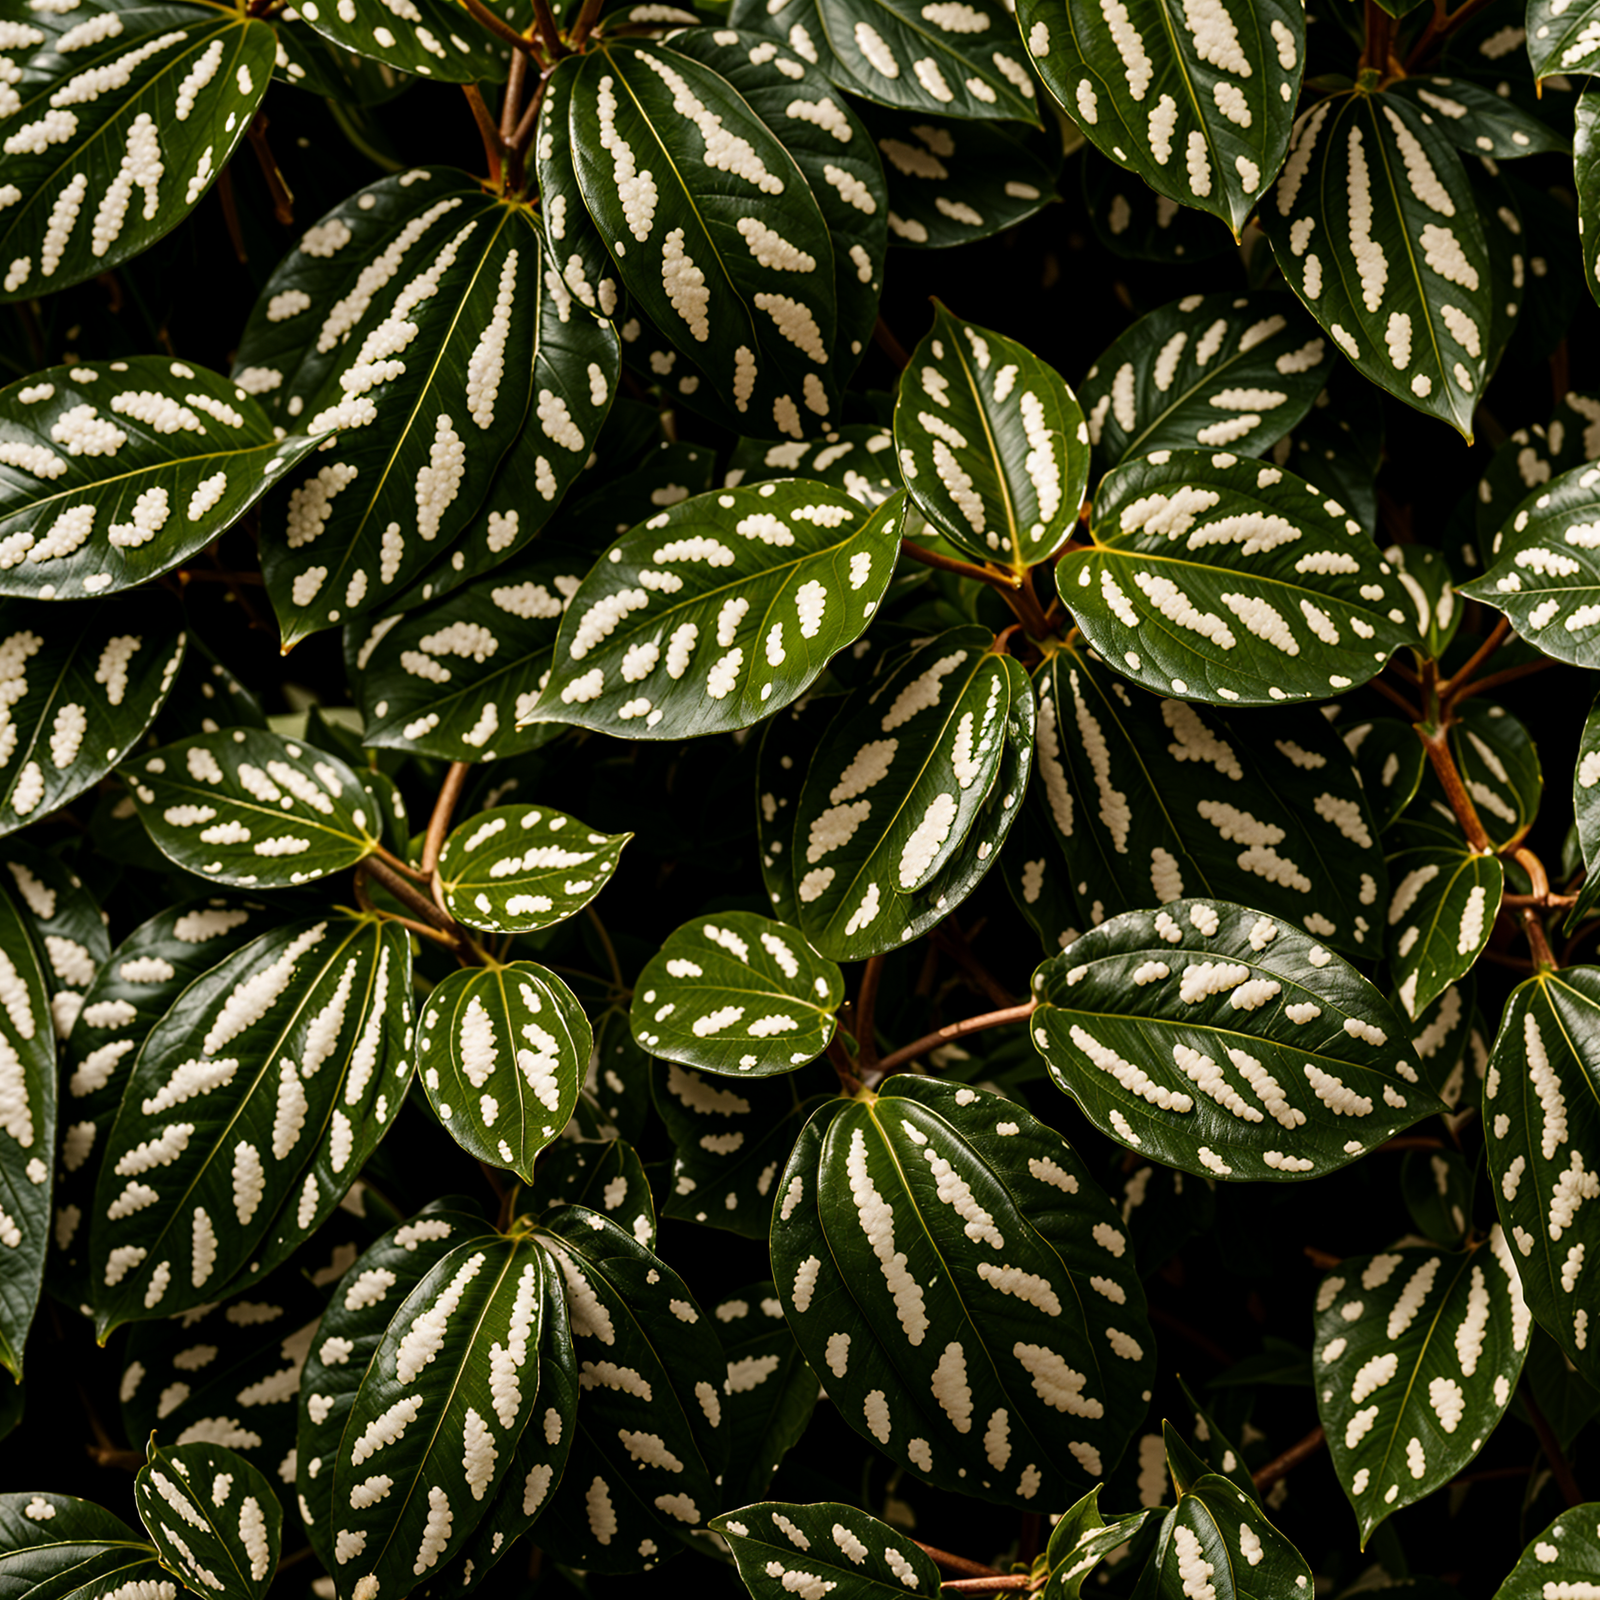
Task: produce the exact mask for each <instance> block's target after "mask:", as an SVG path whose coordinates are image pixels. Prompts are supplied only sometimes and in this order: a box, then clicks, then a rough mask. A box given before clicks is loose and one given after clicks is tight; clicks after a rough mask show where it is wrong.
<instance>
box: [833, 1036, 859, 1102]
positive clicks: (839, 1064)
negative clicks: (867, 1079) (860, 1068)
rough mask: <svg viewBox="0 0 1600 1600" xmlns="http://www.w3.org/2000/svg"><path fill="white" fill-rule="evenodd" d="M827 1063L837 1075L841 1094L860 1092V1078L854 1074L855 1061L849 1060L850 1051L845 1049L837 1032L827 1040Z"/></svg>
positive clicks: (856, 1093)
mask: <svg viewBox="0 0 1600 1600" xmlns="http://www.w3.org/2000/svg"><path fill="white" fill-rule="evenodd" d="M828 1064H829V1065H830V1066H831V1067H832V1068H833V1070H834V1072H835V1074H836V1075H837V1076H838V1079H839V1092H840V1093H841V1094H847V1095H852V1096H853V1095H858V1094H860V1093H861V1080H860V1079H859V1078H858V1077H857V1076H856V1069H855V1063H854V1062H853V1061H851V1059H850V1052H849V1051H848V1050H846V1049H845V1047H844V1041H843V1040H842V1039H841V1038H840V1037H839V1035H838V1034H837V1033H836V1034H834V1036H833V1037H832V1038H831V1039H830V1040H829V1041H828Z"/></svg>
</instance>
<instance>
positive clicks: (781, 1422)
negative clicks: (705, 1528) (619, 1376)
mask: <svg viewBox="0 0 1600 1600" xmlns="http://www.w3.org/2000/svg"><path fill="white" fill-rule="evenodd" d="M711 1315H712V1318H713V1319H714V1320H715V1322H716V1324H717V1333H718V1336H719V1337H720V1338H721V1340H722V1351H723V1354H724V1355H725V1356H726V1357H727V1361H728V1376H727V1378H726V1380H725V1381H724V1383H723V1388H722V1410H723V1415H724V1417H725V1418H726V1419H727V1425H728V1429H729V1434H730V1438H729V1462H728V1465H729V1486H728V1488H727V1489H726V1490H725V1491H724V1494H723V1498H724V1499H725V1500H732V1501H741V1500H744V1499H745V1497H746V1496H747V1495H762V1494H765V1493H766V1492H767V1489H768V1488H769V1487H770V1485H771V1483H772V1476H773V1474H774V1473H775V1472H776V1471H777V1470H778V1467H779V1465H780V1464H781V1463H782V1461H783V1458H784V1456H786V1455H787V1454H788V1453H789V1451H790V1449H791V1448H792V1447H793V1446H794V1445H796V1444H798V1443H799V1442H800V1440H801V1439H802V1438H803V1437H804V1436H805V1431H806V1427H807V1425H808V1424H809V1423H810V1421H811V1414H812V1412H813V1411H814V1410H815V1408H816V1403H817V1401H818V1399H819V1398H820V1395H821V1391H820V1388H819V1386H818V1383H817V1378H816V1374H815V1373H814V1372H812V1370H811V1368H810V1367H808V1366H807V1365H806V1364H805V1360H804V1358H803V1357H802V1356H801V1354H800V1347H799V1345H797V1344H796V1343H795V1342H794V1335H793V1334H792V1333H791V1332H790V1331H789V1324H788V1323H787V1322H786V1321H785V1320H784V1315H783V1307H782V1305H781V1304H780V1303H779V1301H778V1294H777V1285H776V1284H774V1283H773V1281H772V1280H771V1279H770V1278H764V1279H762V1280H760V1281H759V1282H757V1283H751V1284H746V1285H744V1286H743V1287H742V1288H740V1289H736V1290H734V1291H733V1292H732V1293H731V1294H729V1295H727V1296H726V1297H725V1298H724V1299H722V1300H719V1301H718V1302H717V1303H716V1305H714V1306H712V1308H711Z"/></svg>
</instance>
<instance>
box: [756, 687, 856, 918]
mask: <svg viewBox="0 0 1600 1600" xmlns="http://www.w3.org/2000/svg"><path fill="white" fill-rule="evenodd" d="M839 705H840V699H839V697H838V696H837V695H807V696H805V697H804V698H802V699H800V700H797V701H796V702H795V704H794V705H792V706H789V707H788V708H786V709H785V710H783V711H780V712H779V713H778V715H777V716H775V717H773V718H771V719H770V720H769V721H768V723H767V725H766V727H765V728H763V729H762V732H761V752H760V758H759V761H758V764H757V768H756V836H757V838H758V840H759V841H760V845H761V879H762V882H763V883H764V884H765V885H766V889H767V898H768V899H769V900H770V901H771V902H772V909H773V913H774V914H775V915H776V916H777V917H779V918H780V919H781V920H783V921H784V922H791V923H798V922H799V920H800V905H799V902H798V901H797V900H796V898H795V884H794V868H793V864H792V863H793V855H792V851H791V848H790V847H791V846H792V845H793V843H794V819H795V810H794V808H795V806H796V804H797V803H798V801H799V799H800V794H801V791H802V790H803V789H804V787H805V781H806V772H807V770H808V769H809V767H810V764H811V757H812V754H813V752H814V751H815V750H816V749H817V748H818V746H819V745H820V743H821V741H822V736H823V735H824V734H825V733H826V732H827V730H828V724H829V723H830V722H831V721H832V720H833V717H834V713H835V712H837V711H838V709H839Z"/></svg>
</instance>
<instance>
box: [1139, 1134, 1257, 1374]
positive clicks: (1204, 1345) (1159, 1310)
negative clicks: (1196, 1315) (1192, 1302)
mask: <svg viewBox="0 0 1600 1600" xmlns="http://www.w3.org/2000/svg"><path fill="white" fill-rule="evenodd" d="M1133 1160H1134V1161H1135V1162H1138V1160H1139V1158H1138V1157H1137V1156H1135V1157H1133ZM1141 1164H1142V1163H1141ZM1149 1317H1150V1320H1151V1321H1152V1322H1153V1323H1155V1324H1156V1325H1157V1326H1158V1327H1162V1328H1165V1329H1166V1330H1167V1331H1168V1332H1169V1333H1175V1334H1177V1336H1178V1337H1179V1338H1180V1339H1183V1340H1185V1341H1186V1342H1187V1343H1189V1344H1192V1345H1193V1346H1194V1347H1195V1349H1196V1350H1199V1351H1202V1352H1203V1353H1204V1354H1206V1355H1208V1356H1210V1357H1211V1359H1212V1360H1213V1361H1215V1362H1216V1364H1217V1365H1218V1366H1219V1367H1231V1366H1232V1365H1233V1364H1234V1362H1233V1357H1232V1356H1231V1355H1229V1354H1228V1352H1227V1351H1226V1350H1224V1349H1223V1348H1222V1346H1221V1345H1220V1344H1218V1343H1217V1341H1216V1340H1215V1339H1212V1338H1210V1337H1209V1336H1208V1335H1206V1334H1203V1333H1201V1331H1200V1330H1199V1329H1198V1328H1192V1327H1190V1326H1189V1324H1188V1323H1187V1322H1185V1321H1184V1320H1183V1319H1182V1318H1181V1317H1175V1316H1173V1314H1172V1313H1171V1312H1170V1311H1168V1310H1167V1309H1166V1307H1165V1306H1151V1307H1150V1309H1149Z"/></svg>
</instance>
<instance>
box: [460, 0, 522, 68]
mask: <svg viewBox="0 0 1600 1600" xmlns="http://www.w3.org/2000/svg"><path fill="white" fill-rule="evenodd" d="M461 4H462V5H463V6H465V7H466V8H467V10H468V11H469V12H471V14H472V16H473V18H474V19H475V20H476V21H477V22H478V23H480V24H481V25H482V26H483V27H485V28H487V29H488V30H489V32H490V33H492V34H493V35H494V36H495V38H497V39H503V40H505V42H506V43H507V44H508V45H510V46H511V47H512V49H514V50H520V51H522V53H523V54H524V55H530V56H531V55H534V54H535V53H536V52H535V49H534V44H533V41H532V40H531V39H524V38H523V37H522V35H521V34H520V33H518V32H517V30H516V29H515V28H513V27H512V26H511V24H510V23H509V22H502V21H501V20H500V18H499V17H497V16H496V15H495V14H494V12H492V11H491V10H490V9H489V8H488V6H486V5H484V4H483V0H461Z"/></svg>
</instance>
